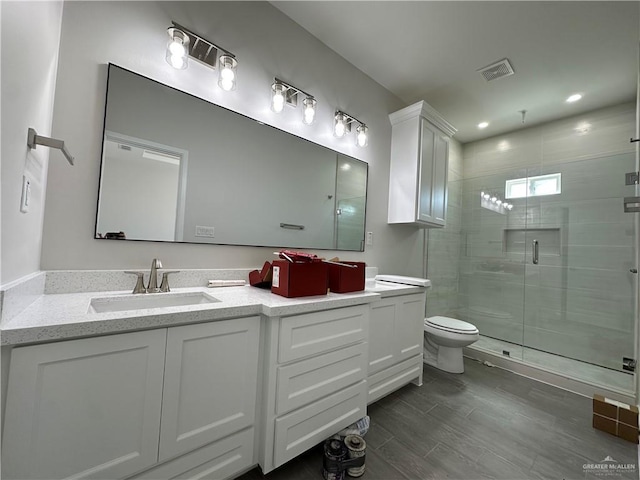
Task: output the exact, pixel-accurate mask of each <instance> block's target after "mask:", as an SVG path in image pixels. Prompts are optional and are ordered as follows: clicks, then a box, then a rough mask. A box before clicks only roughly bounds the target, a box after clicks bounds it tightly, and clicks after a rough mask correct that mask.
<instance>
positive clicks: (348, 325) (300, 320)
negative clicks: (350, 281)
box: [278, 305, 369, 363]
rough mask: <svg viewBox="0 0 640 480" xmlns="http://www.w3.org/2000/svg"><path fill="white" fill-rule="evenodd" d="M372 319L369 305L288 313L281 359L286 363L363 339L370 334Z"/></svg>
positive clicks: (281, 338) (280, 345)
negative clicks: (370, 320) (305, 312)
mask: <svg viewBox="0 0 640 480" xmlns="http://www.w3.org/2000/svg"><path fill="white" fill-rule="evenodd" d="M368 320H369V306H368V305H357V306H354V307H347V308H338V309H335V310H325V311H322V312H314V313H307V314H304V315H294V316H291V317H284V318H282V319H281V321H280V333H279V341H278V361H279V363H286V362H290V361H292V360H298V359H301V358H305V357H309V356H312V355H317V354H319V353H324V352H328V351H331V350H335V349H338V348H341V347H345V346H347V345H350V344H352V343H356V342H359V341H362V340H364V339H365V338H366V336H367V329H368Z"/></svg>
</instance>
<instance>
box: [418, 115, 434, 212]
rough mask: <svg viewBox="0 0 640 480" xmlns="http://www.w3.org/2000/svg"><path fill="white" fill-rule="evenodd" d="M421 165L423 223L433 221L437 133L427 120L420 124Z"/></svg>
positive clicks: (419, 205)
mask: <svg viewBox="0 0 640 480" xmlns="http://www.w3.org/2000/svg"><path fill="white" fill-rule="evenodd" d="M420 125H421V129H422V134H421V135H420V163H419V169H420V173H419V179H420V180H419V187H418V218H417V220H420V221H423V222H432V221H433V198H432V197H433V187H434V180H435V177H434V171H433V170H434V168H433V167H434V158H433V150H434V144H435V132H434V131H433V130H432V129H431V128H429V123H428V122H427V121H426V120H421V122H420Z"/></svg>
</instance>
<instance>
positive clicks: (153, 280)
mask: <svg viewBox="0 0 640 480" xmlns="http://www.w3.org/2000/svg"><path fill="white" fill-rule="evenodd" d="M159 268H162V262H161V261H160V260H159V259H157V258H154V259H153V260H152V261H151V272H150V273H149V284H148V285H147V293H156V292H159V291H160V289H159V288H158V269H159Z"/></svg>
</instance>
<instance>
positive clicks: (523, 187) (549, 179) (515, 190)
mask: <svg viewBox="0 0 640 480" xmlns="http://www.w3.org/2000/svg"><path fill="white" fill-rule="evenodd" d="M559 193H562V174H561V173H551V174H548V175H539V176H537V177H525V178H514V179H512V180H507V181H506V183H505V198H525V197H541V196H544V195H557V194H559Z"/></svg>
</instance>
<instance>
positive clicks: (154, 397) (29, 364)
mask: <svg viewBox="0 0 640 480" xmlns="http://www.w3.org/2000/svg"><path fill="white" fill-rule="evenodd" d="M165 342H166V329H161V330H150V331H145V332H135V333H127V334H123V335H110V336H105V337H95V338H87V339H81V340H70V341H64V342H57V343H48V344H42V345H33V346H27V347H19V348H15V349H13V351H12V352H11V366H10V373H9V383H8V387H7V404H6V413H5V417H4V434H3V438H2V476H3V478H5V479H54V478H56V479H57V478H70V477H72V478H113V479H115V478H123V477H126V476H128V475H131V474H132V473H135V472H136V471H139V470H142V469H144V468H146V467H150V466H151V465H153V464H155V463H156V462H157V461H158V439H159V435H160V411H161V403H162V380H163V371H164V351H165Z"/></svg>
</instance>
